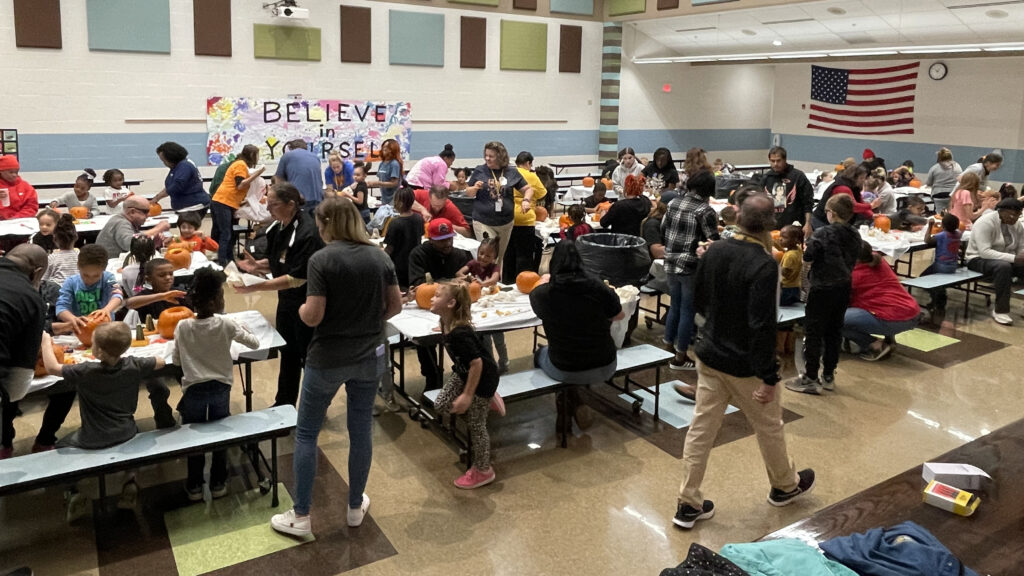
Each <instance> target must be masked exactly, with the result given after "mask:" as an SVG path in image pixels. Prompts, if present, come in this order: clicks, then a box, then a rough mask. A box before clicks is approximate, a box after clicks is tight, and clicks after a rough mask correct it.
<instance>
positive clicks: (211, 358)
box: [173, 268, 260, 502]
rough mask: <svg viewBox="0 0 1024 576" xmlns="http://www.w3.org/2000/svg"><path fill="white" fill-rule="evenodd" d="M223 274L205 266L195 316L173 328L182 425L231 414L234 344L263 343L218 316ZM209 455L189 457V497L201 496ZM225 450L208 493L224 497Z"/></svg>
mask: <svg viewBox="0 0 1024 576" xmlns="http://www.w3.org/2000/svg"><path fill="white" fill-rule="evenodd" d="M224 280H225V276H224V273H223V272H221V271H219V270H212V269H209V268H201V269H199V270H197V271H196V274H195V282H194V284H193V285H192V303H193V305H194V306H195V311H196V317H195V318H194V319H189V320H182V321H181V322H179V323H178V326H177V327H176V328H175V329H174V342H175V346H174V353H173V358H174V363H175V364H177V365H179V366H181V370H182V373H183V376H182V378H181V388H182V391H183V392H184V393H183V395H182V397H181V402H179V403H178V412H180V413H181V422H182V423H183V424H193V423H198V422H212V421H214V420H220V419H221V418H226V417H227V416H228V415H230V414H231V384H232V383H233V382H234V378H233V376H232V373H231V369H232V362H231V343H232V342H240V343H242V344H244V345H245V346H248V347H249V348H251V349H253V350H255V349H256V348H259V346H260V341H259V339H258V338H256V336H254V335H253V334H252V332H250V331H249V330H248V329H246V328H245V327H244V326H241V325H239V324H238V323H237V322H235V321H233V320H231V319H229V318H225V317H224V316H218V315H217V314H220V313H223V312H224ZM205 465H206V455H205V454H204V455H200V456H189V457H188V479H187V480H186V481H185V492H186V493H187V494H188V499H189V500H192V501H193V502H198V501H199V500H202V499H203V468H204V467H205ZM227 478H228V466H227V451H226V450H217V451H216V452H214V453H213V462H212V464H211V465H210V496H211V497H213V498H220V497H221V496H224V495H226V494H227V493H228V489H227Z"/></svg>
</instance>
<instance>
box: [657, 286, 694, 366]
mask: <svg viewBox="0 0 1024 576" xmlns="http://www.w3.org/2000/svg"><path fill="white" fill-rule="evenodd" d="M695 284H696V281H695V277H694V275H693V274H669V275H668V295H669V299H670V301H671V303H670V307H669V309H668V315H667V316H665V340H666V341H668V342H671V343H673V344H675V347H676V351H677V352H686V350H687V348H689V347H690V342H692V341H693V319H694V317H695V316H696V314H697V312H696V310H694V309H693V290H694V285H695Z"/></svg>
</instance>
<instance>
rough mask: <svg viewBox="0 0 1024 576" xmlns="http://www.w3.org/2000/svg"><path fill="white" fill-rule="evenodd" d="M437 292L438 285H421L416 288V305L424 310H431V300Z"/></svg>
mask: <svg viewBox="0 0 1024 576" xmlns="http://www.w3.org/2000/svg"><path fill="white" fill-rule="evenodd" d="M436 292H437V284H434V283H433V282H431V283H429V284H420V285H419V286H417V287H416V305H417V306H419V307H420V308H422V309H423V310H430V300H431V299H432V298H433V297H434V294H435V293H436Z"/></svg>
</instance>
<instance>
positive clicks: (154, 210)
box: [149, 202, 164, 218]
mask: <svg viewBox="0 0 1024 576" xmlns="http://www.w3.org/2000/svg"><path fill="white" fill-rule="evenodd" d="M163 211H164V209H163V208H161V207H160V205H159V204H157V203H156V202H154V203H152V204H150V205H149V217H150V218H153V217H154V216H159V215H160V213H161V212H163Z"/></svg>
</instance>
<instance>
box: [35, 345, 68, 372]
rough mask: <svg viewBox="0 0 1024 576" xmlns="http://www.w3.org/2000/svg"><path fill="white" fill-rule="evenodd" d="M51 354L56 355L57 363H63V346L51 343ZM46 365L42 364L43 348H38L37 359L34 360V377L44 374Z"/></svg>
mask: <svg viewBox="0 0 1024 576" xmlns="http://www.w3.org/2000/svg"><path fill="white" fill-rule="evenodd" d="M53 355H54V356H56V357H57V363H59V364H63V363H64V347H63V346H58V345H57V344H54V345H53ZM46 374H47V372H46V366H43V350H42V349H40V350H39V359H37V360H36V378H38V377H40V376H46Z"/></svg>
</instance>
